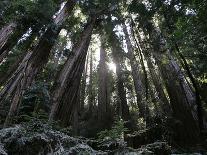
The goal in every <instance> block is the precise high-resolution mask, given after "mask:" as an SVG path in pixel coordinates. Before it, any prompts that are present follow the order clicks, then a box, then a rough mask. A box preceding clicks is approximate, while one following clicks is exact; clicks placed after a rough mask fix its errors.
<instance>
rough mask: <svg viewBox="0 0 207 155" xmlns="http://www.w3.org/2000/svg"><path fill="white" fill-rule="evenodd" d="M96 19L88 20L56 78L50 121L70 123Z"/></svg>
mask: <svg viewBox="0 0 207 155" xmlns="http://www.w3.org/2000/svg"><path fill="white" fill-rule="evenodd" d="M95 21H96V17H95V18H92V20H90V21H89V22H88V24H87V25H86V27H85V29H84V31H83V33H82V35H81V38H80V40H79V42H78V43H77V44H76V45H75V47H74V49H73V57H70V58H68V60H67V61H66V63H65V65H64V67H63V68H62V70H61V72H60V73H59V75H58V77H57V79H56V82H55V84H54V90H53V93H52V100H51V102H52V109H51V113H50V117H49V120H50V121H52V120H54V119H57V120H60V121H61V124H62V125H64V126H67V125H68V124H69V123H70V119H71V113H72V110H73V107H74V105H75V104H77V102H76V101H77V97H78V88H79V85H80V80H81V75H82V72H83V70H84V65H85V59H86V55H87V50H88V46H89V43H90V38H91V34H92V30H93V27H94V24H95Z"/></svg>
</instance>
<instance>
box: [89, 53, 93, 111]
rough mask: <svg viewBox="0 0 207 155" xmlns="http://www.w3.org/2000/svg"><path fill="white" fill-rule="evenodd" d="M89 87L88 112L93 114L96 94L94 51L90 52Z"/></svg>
mask: <svg viewBox="0 0 207 155" xmlns="http://www.w3.org/2000/svg"><path fill="white" fill-rule="evenodd" d="M89 66H90V69H89V72H90V73H89V86H88V110H89V113H90V114H92V110H93V103H94V94H93V51H91V52H90V64H89Z"/></svg>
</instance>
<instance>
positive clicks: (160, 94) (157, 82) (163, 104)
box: [135, 32, 172, 115]
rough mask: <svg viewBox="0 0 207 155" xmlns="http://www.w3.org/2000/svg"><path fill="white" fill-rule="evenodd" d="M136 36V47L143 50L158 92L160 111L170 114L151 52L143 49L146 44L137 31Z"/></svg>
mask: <svg viewBox="0 0 207 155" xmlns="http://www.w3.org/2000/svg"><path fill="white" fill-rule="evenodd" d="M137 33H138V32H137ZM137 38H138V41H137V40H136V38H135V41H136V44H137V47H138V48H139V50H140V51H143V52H142V53H143V54H144V56H145V58H146V61H147V66H148V68H149V72H150V75H151V78H152V81H153V84H154V86H155V89H156V91H157V93H158V97H159V100H160V101H161V108H162V112H163V113H164V114H165V115H171V113H172V111H171V108H170V105H169V101H168V99H167V96H166V94H165V92H164V87H163V83H162V79H161V78H160V77H159V75H158V73H156V68H155V66H154V64H153V63H152V59H151V54H150V52H149V50H145V49H146V46H145V45H144V44H143V43H142V41H141V38H140V36H139V33H138V34H137Z"/></svg>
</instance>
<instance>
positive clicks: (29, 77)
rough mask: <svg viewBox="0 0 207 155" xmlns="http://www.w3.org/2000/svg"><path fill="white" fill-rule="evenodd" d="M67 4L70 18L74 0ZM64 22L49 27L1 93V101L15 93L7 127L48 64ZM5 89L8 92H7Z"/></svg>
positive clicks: (6, 122) (6, 123) (5, 124)
mask: <svg viewBox="0 0 207 155" xmlns="http://www.w3.org/2000/svg"><path fill="white" fill-rule="evenodd" d="M67 3H70V6H69V7H68V5H65V7H67V9H68V12H67V16H68V15H69V13H70V12H72V9H73V7H74V5H75V2H74V1H73V0H69V1H68V2H67ZM65 7H64V8H65ZM64 8H63V9H64ZM67 16H65V17H67ZM64 21H65V18H64V19H63V20H62V21H60V22H59V25H57V24H53V26H50V27H48V29H47V30H46V32H45V33H44V35H43V36H42V37H41V39H40V41H39V43H38V45H37V46H36V47H35V48H34V50H33V51H30V52H28V54H27V55H26V56H25V58H24V60H23V63H22V64H21V65H20V67H19V68H18V69H17V71H16V72H15V74H14V75H13V76H12V79H11V80H9V81H8V83H7V85H6V86H5V88H4V89H3V90H2V91H1V93H0V100H2V99H4V98H6V99H7V98H8V97H9V96H11V93H12V92H14V91H15V92H14V96H13V97H12V100H11V106H10V110H9V113H8V116H7V118H6V121H5V123H4V126H5V127H6V126H7V125H9V124H10V122H11V120H12V117H13V116H14V115H15V114H16V112H17V109H18V107H19V103H20V101H21V98H22V96H23V94H24V91H25V90H26V89H27V88H28V87H29V86H30V85H31V84H32V82H33V80H34V78H35V77H36V75H37V73H38V72H40V71H41V70H42V68H43V67H44V65H45V64H46V63H47V61H48V57H49V54H50V51H51V49H52V47H53V45H54V43H55V41H56V39H57V37H58V35H59V32H60V30H61V26H62V24H63V23H64ZM5 89H6V90H7V91H5ZM15 89H16V90H15Z"/></svg>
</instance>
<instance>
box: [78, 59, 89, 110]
mask: <svg viewBox="0 0 207 155" xmlns="http://www.w3.org/2000/svg"><path fill="white" fill-rule="evenodd" d="M88 59H89V58H88V56H87V58H86V65H85V69H84V72H83V76H82V80H81V81H82V82H81V90H80V93H81V96H80V97H81V98H80V111H81V112H83V110H84V106H85V94H86V79H87V72H88Z"/></svg>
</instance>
